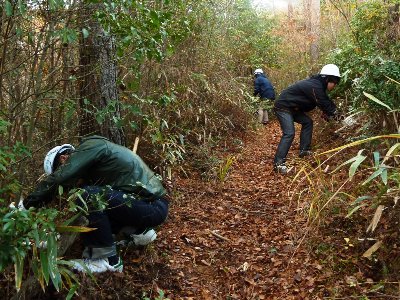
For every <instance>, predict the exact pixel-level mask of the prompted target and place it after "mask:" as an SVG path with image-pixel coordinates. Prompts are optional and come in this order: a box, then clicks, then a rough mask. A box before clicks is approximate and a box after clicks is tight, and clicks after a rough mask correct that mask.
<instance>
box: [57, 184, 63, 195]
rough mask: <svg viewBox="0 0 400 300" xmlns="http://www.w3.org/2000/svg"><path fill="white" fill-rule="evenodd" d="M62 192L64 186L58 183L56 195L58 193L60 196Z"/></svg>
mask: <svg viewBox="0 0 400 300" xmlns="http://www.w3.org/2000/svg"><path fill="white" fill-rule="evenodd" d="M62 194H64V188H63V186H62V185H59V186H58V195H59V196H62Z"/></svg>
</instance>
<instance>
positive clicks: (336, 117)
mask: <svg viewBox="0 0 400 300" xmlns="http://www.w3.org/2000/svg"><path fill="white" fill-rule="evenodd" d="M332 119H334V120H335V121H336V122H341V121H343V120H344V119H345V116H344V115H343V114H341V113H340V112H339V111H336V112H335V114H334V115H333V116H332Z"/></svg>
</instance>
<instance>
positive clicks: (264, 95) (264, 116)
mask: <svg viewBox="0 0 400 300" xmlns="http://www.w3.org/2000/svg"><path fill="white" fill-rule="evenodd" d="M254 77H255V79H254V93H253V95H254V96H257V95H258V96H259V97H260V100H261V102H265V101H267V100H275V90H274V87H273V86H272V84H271V82H270V81H269V80H268V78H267V76H265V74H264V71H263V70H262V69H256V70H255V71H254ZM262 106H263V103H261V104H260V108H259V109H258V119H259V122H260V123H262V124H267V123H268V111H267V109H265V108H264V107H262Z"/></svg>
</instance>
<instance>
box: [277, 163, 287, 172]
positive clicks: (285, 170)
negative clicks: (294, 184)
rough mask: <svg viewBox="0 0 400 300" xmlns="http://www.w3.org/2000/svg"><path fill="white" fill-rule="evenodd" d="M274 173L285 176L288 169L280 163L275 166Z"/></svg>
mask: <svg viewBox="0 0 400 300" xmlns="http://www.w3.org/2000/svg"><path fill="white" fill-rule="evenodd" d="M274 171H275V172H276V173H278V174H282V175H286V174H287V172H288V168H287V167H286V165H285V164H284V163H282V164H279V165H275V166H274Z"/></svg>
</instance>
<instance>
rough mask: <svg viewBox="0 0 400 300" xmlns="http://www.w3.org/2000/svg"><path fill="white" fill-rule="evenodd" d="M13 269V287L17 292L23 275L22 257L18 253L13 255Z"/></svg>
mask: <svg viewBox="0 0 400 300" xmlns="http://www.w3.org/2000/svg"><path fill="white" fill-rule="evenodd" d="M14 269H15V287H16V288H17V291H19V290H20V288H21V283H22V275H23V274H24V257H23V256H22V255H20V254H19V253H16V255H15V264H14Z"/></svg>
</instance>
